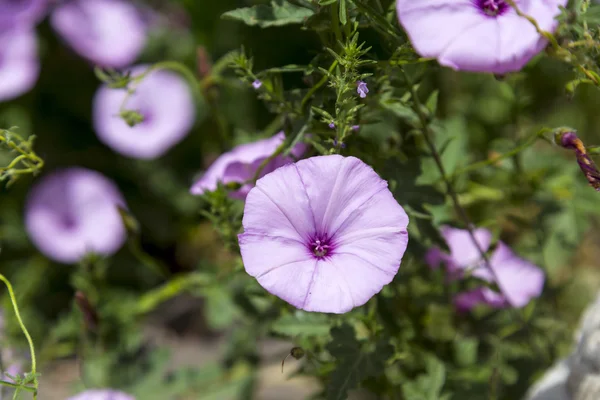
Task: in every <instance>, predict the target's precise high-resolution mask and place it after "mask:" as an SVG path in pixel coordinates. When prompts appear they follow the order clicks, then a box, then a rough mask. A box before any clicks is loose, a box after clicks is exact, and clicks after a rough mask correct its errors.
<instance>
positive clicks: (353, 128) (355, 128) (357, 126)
mask: <svg viewBox="0 0 600 400" xmlns="http://www.w3.org/2000/svg"><path fill="white" fill-rule="evenodd" d="M351 129H352V130H353V131H354V132H357V131H358V130H359V129H360V125H352V128H351Z"/></svg>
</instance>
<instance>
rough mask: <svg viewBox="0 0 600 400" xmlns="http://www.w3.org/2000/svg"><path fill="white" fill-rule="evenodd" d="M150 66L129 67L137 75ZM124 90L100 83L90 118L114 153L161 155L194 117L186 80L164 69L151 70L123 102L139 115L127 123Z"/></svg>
mask: <svg viewBox="0 0 600 400" xmlns="http://www.w3.org/2000/svg"><path fill="white" fill-rule="evenodd" d="M148 68H149V66H137V67H134V68H133V69H132V70H131V73H132V76H133V77H136V76H138V75H140V74H142V73H144V72H145V71H146V70H147V69H148ZM126 94H127V91H126V90H125V89H111V88H109V87H108V86H107V85H103V86H102V87H101V88H100V89H99V90H98V91H97V92H96V96H95V97H94V102H93V119H94V128H95V130H96V134H97V135H98V138H99V139H100V140H101V141H102V142H103V143H104V144H106V145H107V146H108V147H110V148H112V149H113V150H114V151H116V152H117V153H120V154H123V155H125V156H129V157H133V158H142V159H153V158H156V157H160V156H162V155H163V154H164V153H166V152H167V151H168V150H169V149H170V148H171V147H173V146H174V145H176V144H177V143H179V142H180V141H181V140H183V139H184V138H185V137H186V136H187V134H188V133H189V132H190V130H191V129H192V127H193V125H194V121H195V119H196V105H195V103H194V98H193V96H192V93H191V91H190V88H189V87H188V84H187V82H186V81H185V80H184V79H183V78H182V77H181V76H179V75H178V74H176V73H174V72H170V71H165V70H155V71H152V72H150V73H149V74H148V75H147V76H146V77H145V78H144V79H143V80H142V81H141V82H140V83H139V84H138V85H137V86H136V89H135V93H134V94H133V95H132V96H130V97H129V99H128V100H127V102H126V103H125V109H126V110H133V111H134V112H135V113H136V115H139V116H141V122H139V123H137V124H135V126H130V125H128V123H127V122H126V121H124V120H123V118H122V117H120V116H119V114H120V113H121V111H123V110H121V106H122V105H123V101H124V99H125V96H126Z"/></svg>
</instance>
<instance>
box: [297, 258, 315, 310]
mask: <svg viewBox="0 0 600 400" xmlns="http://www.w3.org/2000/svg"><path fill="white" fill-rule="evenodd" d="M318 265H319V260H315V266H314V268H313V272H312V275H311V276H310V282H309V283H308V288H307V289H306V295H305V296H304V301H303V302H302V307H301V308H302V309H304V308H305V307H306V302H307V301H308V296H309V295H310V291H311V290H312V286H313V285H314V283H315V274H316V273H317V266H318Z"/></svg>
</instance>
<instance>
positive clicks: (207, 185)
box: [190, 132, 306, 200]
mask: <svg viewBox="0 0 600 400" xmlns="http://www.w3.org/2000/svg"><path fill="white" fill-rule="evenodd" d="M284 140H285V134H284V133H283V132H279V133H278V134H276V135H275V136H273V137H271V138H269V139H263V140H259V141H256V142H253V143H248V144H242V145H239V146H237V147H235V148H233V150H231V151H229V152H227V153H224V154H222V155H221V156H220V157H219V158H217V160H216V161H215V162H214V163H213V164H212V165H211V166H210V168H209V169H208V170H207V171H206V172H205V173H204V175H203V176H202V177H201V178H200V179H198V180H197V181H196V182H194V184H193V185H192V188H191V189H190V192H191V193H192V194H195V195H201V194H204V192H206V191H213V190H216V189H217V183H218V182H221V183H223V184H227V183H232V182H236V183H240V184H243V183H244V182H245V181H247V180H249V179H251V178H252V177H253V176H254V174H255V173H256V170H257V169H258V167H259V166H260V165H261V164H262V163H263V161H265V160H266V159H267V158H268V157H269V156H271V155H272V154H273V153H274V152H275V150H277V148H278V147H279V146H280V145H281V144H282V143H283V141H284ZM304 151H306V145H305V144H303V143H298V144H296V146H295V147H294V148H293V149H292V151H291V154H292V155H293V156H294V157H296V158H298V157H300V156H302V154H303V153H304ZM291 162H293V159H292V158H291V157H284V156H277V157H275V158H274V159H273V160H271V161H270V162H269V163H268V164H267V165H265V167H264V168H263V170H262V171H261V174H260V177H262V176H265V175H266V174H268V173H269V172H272V171H275V170H276V169H277V168H279V167H281V166H283V165H285V164H288V163H291ZM250 189H252V185H251V184H249V183H247V184H243V185H242V187H241V188H240V189H239V190H236V191H235V192H231V193H230V195H231V197H233V198H237V199H241V200H243V199H245V198H246V196H247V195H248V192H250Z"/></svg>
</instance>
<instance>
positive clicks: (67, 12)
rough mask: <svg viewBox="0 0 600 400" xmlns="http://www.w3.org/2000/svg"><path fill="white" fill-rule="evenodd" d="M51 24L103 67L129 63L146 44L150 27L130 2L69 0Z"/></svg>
mask: <svg viewBox="0 0 600 400" xmlns="http://www.w3.org/2000/svg"><path fill="white" fill-rule="evenodd" d="M50 23H51V25H52V27H53V28H54V29H55V30H56V32H58V33H59V34H60V36H62V38H63V39H64V40H65V41H66V42H67V43H68V44H69V45H70V46H71V47H72V48H73V49H74V50H75V51H76V52H77V53H79V54H80V55H81V56H82V57H85V58H87V59H88V60H90V61H92V62H93V63H95V64H98V65H100V66H102V67H113V68H121V67H126V66H128V65H129V64H131V63H132V62H134V61H135V59H136V58H137V56H138V55H139V54H140V52H141V51H142V50H143V48H144V46H145V44H146V30H147V27H146V25H145V23H144V21H143V19H142V16H141V14H140V12H139V11H138V9H137V8H136V7H135V5H134V4H133V3H132V2H129V1H123V0H67V1H65V2H64V3H61V4H59V5H58V6H57V7H56V9H55V10H54V11H53V12H52V14H51V16H50Z"/></svg>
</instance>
